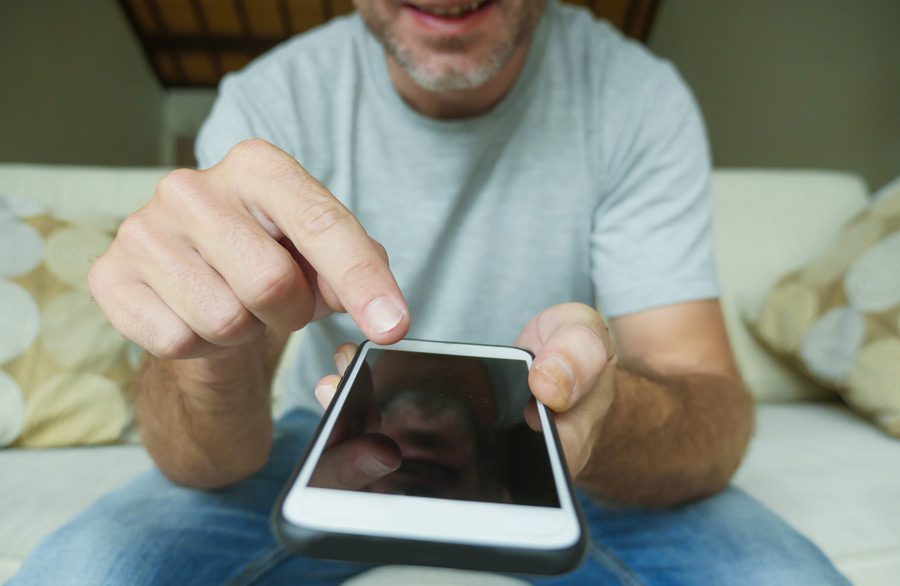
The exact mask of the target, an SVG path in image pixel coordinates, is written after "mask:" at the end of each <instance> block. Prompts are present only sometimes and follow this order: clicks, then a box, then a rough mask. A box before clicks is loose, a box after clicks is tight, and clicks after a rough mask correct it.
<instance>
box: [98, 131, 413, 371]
mask: <svg viewBox="0 0 900 586" xmlns="http://www.w3.org/2000/svg"><path fill="white" fill-rule="evenodd" d="M89 281H90V288H91V292H92V293H93V295H94V298H95V299H96V300H97V303H98V304H99V305H100V307H101V308H102V309H103V311H104V312H106V314H107V316H108V317H109V319H110V321H111V322H112V324H113V326H114V327H115V328H116V329H117V330H118V331H119V332H120V333H121V334H122V335H123V336H125V337H126V338H129V339H130V340H132V341H134V342H135V343H137V344H138V345H139V346H141V347H143V348H145V349H146V350H147V351H149V352H150V353H151V354H153V355H155V356H157V357H159V358H162V359H167V360H171V359H182V358H193V357H199V356H207V355H213V354H215V353H216V352H218V351H219V350H221V349H223V348H226V347H234V346H240V345H243V344H246V343H248V342H250V341H253V340H256V339H257V338H259V337H260V335H261V334H262V332H263V331H264V330H265V329H266V328H267V327H269V328H273V329H275V330H280V331H292V330H297V329H300V328H302V327H303V326H305V325H306V324H307V323H309V322H310V321H312V320H315V319H318V318H320V317H322V316H324V315H326V314H328V313H330V312H332V311H346V312H347V313H349V314H350V316H351V317H352V318H353V319H354V321H355V322H356V323H357V324H358V325H359V327H360V329H361V330H362V331H363V333H364V334H365V335H366V337H368V338H370V339H372V340H374V341H376V342H379V343H392V342H395V341H397V340H399V339H400V338H402V337H403V336H404V335H405V333H406V331H407V330H408V328H409V321H410V317H409V309H408V306H407V304H406V301H405V300H404V298H403V295H402V293H401V292H400V289H399V287H398V285H397V282H396V280H395V279H394V276H393V274H392V273H391V270H390V268H389V267H388V260H387V254H386V253H385V250H384V248H383V247H382V246H381V245H380V244H379V243H378V242H376V241H374V240H373V239H371V238H370V237H369V236H368V234H367V233H366V231H365V229H364V228H363V226H362V225H361V224H360V223H359V221H358V220H357V219H356V218H355V217H354V216H353V214H351V212H350V211H349V210H348V209H347V208H346V207H344V206H343V205H342V204H341V203H340V202H339V201H338V200H337V199H336V198H335V197H334V196H333V195H332V194H331V193H330V192H329V191H328V190H327V189H326V188H325V187H324V186H323V185H322V184H321V183H319V182H318V181H317V180H316V179H315V178H313V177H312V176H311V175H310V174H309V173H307V172H306V170H305V169H304V168H303V167H302V166H301V165H300V164H299V163H297V161H296V160H294V159H293V158H292V157H291V156H289V155H288V154H286V153H285V152H283V151H281V150H279V149H278V148H276V147H274V146H272V145H271V144H269V143H267V142H265V141H263V140H258V139H254V140H248V141H245V142H242V143H240V144H239V145H237V146H236V147H234V148H233V149H232V150H231V151H230V152H229V153H228V155H227V156H226V157H225V158H224V159H223V160H222V162H221V163H219V164H218V165H216V166H215V167H212V168H210V169H208V170H206V171H191V170H187V169H184V170H178V171H174V172H172V173H169V174H168V175H166V176H165V177H164V178H163V179H162V180H161V181H160V182H159V184H158V185H157V189H156V193H155V194H154V196H153V198H152V199H151V200H150V202H149V203H148V204H147V205H146V206H145V207H144V208H142V209H141V210H139V211H138V212H136V213H135V214H133V215H132V216H130V217H128V218H127V219H126V220H125V221H124V222H123V223H122V225H121V227H120V228H119V231H118V234H117V236H116V239H115V241H114V242H113V244H112V246H111V247H110V249H109V250H108V251H107V252H106V253H105V254H104V255H103V256H102V257H100V258H99V259H98V260H97V261H96V262H95V263H94V266H93V267H92V269H91V272H90V278H89Z"/></svg>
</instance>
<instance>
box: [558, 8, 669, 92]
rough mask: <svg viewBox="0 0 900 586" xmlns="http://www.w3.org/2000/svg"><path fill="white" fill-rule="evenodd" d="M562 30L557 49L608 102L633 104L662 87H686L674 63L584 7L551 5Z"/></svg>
mask: <svg viewBox="0 0 900 586" xmlns="http://www.w3.org/2000/svg"><path fill="white" fill-rule="evenodd" d="M551 8H553V9H554V11H555V20H556V24H557V26H558V27H559V31H558V32H559V33H562V34H557V35H556V38H557V43H556V50H557V51H559V52H560V53H561V54H562V56H563V57H564V58H565V60H566V61H567V62H568V63H569V64H570V66H571V67H574V68H575V69H576V72H577V73H578V74H579V76H581V79H582V80H584V81H585V82H587V83H588V84H589V87H590V88H591V89H593V90H595V91H602V92H603V94H604V95H605V97H606V99H607V100H610V99H615V98H620V99H625V100H627V101H629V102H633V101H634V99H635V96H639V95H645V94H646V93H647V92H648V91H659V90H660V89H661V88H674V87H683V86H684V83H683V81H682V80H681V78H680V76H679V75H678V72H677V71H676V69H675V68H674V67H673V66H672V64H671V63H669V62H668V61H666V60H665V59H662V58H660V57H658V56H656V55H654V54H653V53H652V52H651V51H650V50H649V49H648V48H647V47H645V46H644V45H642V44H641V43H639V42H637V41H635V40H633V39H630V38H628V37H626V36H625V35H623V34H622V33H621V32H620V31H619V30H618V29H616V28H615V27H614V26H612V25H611V24H610V23H609V22H607V21H605V20H601V19H598V18H597V17H595V16H594V14H593V13H592V12H591V11H590V10H588V9H586V8H583V7H579V6H571V5H552V6H551Z"/></svg>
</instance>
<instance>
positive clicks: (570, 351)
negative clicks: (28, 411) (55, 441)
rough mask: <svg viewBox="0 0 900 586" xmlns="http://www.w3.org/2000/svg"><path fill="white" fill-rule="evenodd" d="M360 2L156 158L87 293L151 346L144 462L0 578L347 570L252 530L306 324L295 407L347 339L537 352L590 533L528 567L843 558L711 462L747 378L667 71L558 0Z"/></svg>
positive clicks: (706, 200) (325, 389)
mask: <svg viewBox="0 0 900 586" xmlns="http://www.w3.org/2000/svg"><path fill="white" fill-rule="evenodd" d="M356 5H357V9H358V12H359V15H358V16H354V17H351V18H348V19H342V20H340V21H338V22H334V23H332V24H330V25H328V26H326V27H323V28H321V29H319V30H317V31H314V32H312V33H310V34H307V35H302V36H300V37H298V38H296V39H295V40H292V41H290V42H289V43H286V44H285V45H283V46H282V47H281V48H279V49H277V50H275V51H274V52H272V53H271V54H269V55H267V56H265V57H263V58H262V59H260V60H258V61H257V62H256V63H254V64H253V65H251V66H250V67H248V68H247V69H246V70H245V71H243V72H241V73H239V74H237V75H233V76H230V77H229V78H228V79H227V80H226V81H225V82H224V83H223V85H222V87H221V92H220V96H219V100H218V102H217V104H216V106H215V108H214V110H213V112H212V114H211V116H210V118H209V120H208V121H207V123H206V125H205V126H204V128H203V130H202V132H201V133H200V136H199V141H198V149H197V151H198V157H199V160H200V163H201V168H204V169H205V170H203V171H188V170H182V171H177V172H175V173H172V174H170V175H168V176H166V177H165V178H164V179H163V180H162V181H161V182H160V184H159V186H158V188H157V191H156V193H155V195H154V196H153V198H152V199H151V201H150V203H149V204H148V205H147V206H146V207H145V208H143V209H142V210H140V211H139V212H138V213H136V214H134V215H133V216H131V217H130V218H128V219H127V220H126V221H125V222H124V224H123V225H122V227H121V230H120V231H119V234H118V236H117V238H116V241H115V242H114V244H113V245H112V247H111V248H110V250H109V251H108V252H107V253H106V254H105V255H104V256H103V257H102V258H100V259H99V260H98V261H97V262H96V263H95V265H94V267H93V269H92V271H91V276H90V284H91V290H92V291H93V294H94V296H95V298H96V300H97V302H98V303H99V304H100V306H101V307H102V308H103V309H104V311H106V313H107V314H108V316H109V318H110V320H111V321H112V323H113V325H114V326H115V327H116V328H117V329H118V330H119V331H120V332H121V333H122V334H123V335H125V336H126V337H128V338H130V339H132V340H134V341H135V342H137V343H138V344H140V345H141V346H143V347H144V348H146V349H147V350H148V352H149V353H150V354H151V355H152V356H151V357H150V358H149V359H148V360H147V361H146V363H145V365H144V367H143V369H142V372H141V379H140V385H139V389H138V392H137V397H136V405H137V411H138V415H139V419H140V423H141V428H142V432H143V438H144V441H145V443H146V446H147V449H148V450H149V451H150V453H151V455H152V456H153V458H154V460H155V461H156V463H157V465H158V467H159V470H158V471H153V472H150V473H148V474H146V475H144V476H142V477H140V478H138V479H136V480H135V481H133V482H132V483H131V484H130V485H128V486H126V487H125V488H123V489H121V490H119V491H117V492H115V493H113V494H112V495H110V496H108V497H106V498H105V499H103V500H101V501H100V502H98V503H97V504H95V505H94V506H93V507H92V508H91V509H89V510H88V511H86V512H85V513H83V514H82V515H81V516H80V517H79V518H78V519H76V520H75V521H73V523H72V524H70V525H69V526H68V527H66V528H64V529H63V530H61V531H60V532H59V533H57V534H56V535H54V536H53V537H51V538H50V539H49V540H48V541H47V542H45V543H44V544H43V545H42V546H41V547H40V548H39V549H38V550H37V551H36V552H35V553H34V555H33V556H32V558H31V559H30V560H29V561H28V562H26V564H25V566H24V568H23V570H22V572H21V574H20V575H19V577H18V579H17V582H18V583H56V582H63V581H70V580H72V579H73V576H79V577H80V578H81V579H82V580H84V581H85V583H92V584H93V583H110V584H113V583H115V584H118V583H127V584H140V583H179V584H183V583H198V584H210V583H222V582H226V581H229V580H233V582H232V583H240V584H247V583H265V584H270V583H271V584H280V583H289V582H290V583H303V584H331V583H339V582H340V581H342V580H343V579H346V578H349V577H350V576H353V575H355V574H357V573H359V572H361V571H363V570H364V569H365V568H363V567H360V566H356V565H352V564H341V563H332V562H322V561H317V560H312V559H304V558H300V557H291V556H289V555H288V554H286V553H285V552H284V551H283V550H282V549H280V548H279V547H278V546H277V545H276V543H275V542H274V541H273V539H272V537H271V535H270V533H269V529H268V522H267V516H268V513H269V511H270V508H271V506H272V503H273V501H274V499H275V497H276V495H277V493H278V491H279V490H280V488H281V486H282V484H283V482H284V481H285V480H286V479H287V477H288V475H289V473H290V471H291V469H292V468H293V466H294V465H295V464H296V461H297V459H298V458H299V455H300V454H301V453H302V448H303V445H304V443H305V442H306V441H307V440H308V438H309V436H310V434H311V432H312V429H313V426H314V425H315V421H316V416H315V415H314V414H312V412H310V411H308V410H302V409H295V410H293V411H292V412H291V414H289V415H288V416H287V417H285V418H284V419H283V420H282V421H280V422H279V424H278V426H274V425H273V422H272V419H271V416H270V408H269V387H270V383H271V380H272V373H273V369H274V366H275V364H276V362H277V361H278V358H279V356H280V354H281V352H282V349H283V348H284V342H285V338H286V337H287V334H288V333H289V332H290V331H293V330H297V329H300V328H304V329H306V330H307V334H306V337H305V340H304V344H303V347H302V349H301V354H300V356H299V360H298V363H297V373H296V374H297V377H296V380H295V383H296V384H295V387H296V389H295V391H296V393H295V395H294V399H295V405H298V406H303V404H304V400H303V397H304V396H305V395H306V393H307V392H308V390H309V389H311V388H313V387H314V386H316V395H317V396H318V398H319V400H320V401H321V402H322V403H323V404H325V403H327V402H328V401H329V400H330V398H331V396H332V394H333V392H334V387H335V382H336V380H337V375H330V376H327V377H325V378H324V379H322V380H321V381H320V383H319V384H318V385H315V381H316V379H317V378H318V377H319V376H321V374H323V373H325V372H327V370H328V368H329V366H328V363H329V361H330V359H331V355H332V352H333V350H334V348H335V347H337V346H338V344H339V343H341V342H345V341H359V340H360V339H361V338H362V337H368V338H371V339H373V340H375V341H377V342H379V343H391V342H394V341H396V340H399V339H400V338H402V337H403V336H405V335H407V334H408V333H409V334H411V335H414V336H415V337H420V338H433V339H444V340H459V341H472V342H485V343H507V344H510V343H512V344H516V345H519V346H523V347H526V348H528V349H530V350H531V351H533V352H534V353H535V354H536V357H537V358H536V361H535V366H534V368H533V369H532V371H531V374H530V377H529V384H530V386H531V389H532V391H533V393H534V394H535V396H536V397H537V398H538V399H540V400H542V401H543V402H544V403H545V404H547V405H548V406H549V407H550V408H551V409H553V410H554V411H555V412H556V421H557V424H558V427H559V432H560V436H561V441H562V444H563V448H564V451H565V455H566V458H567V461H568V464H569V468H570V470H571V472H572V474H573V475H574V477H575V479H576V482H577V485H578V487H579V489H580V490H581V491H582V494H583V495H584V498H583V505H584V507H585V509H586V514H587V517H588V519H589V523H590V526H591V531H592V534H593V543H592V548H591V553H590V556H589V557H588V559H587V560H586V561H585V563H584V564H583V565H582V567H581V568H580V569H579V570H578V571H577V572H575V573H574V574H571V575H569V576H565V577H562V578H559V579H557V580H546V581H541V583H559V584H563V583H566V584H594V583H615V582H623V583H628V584H636V583H644V582H646V583H676V582H677V583H716V584H724V583H789V584H798V583H815V584H837V583H844V580H843V578H842V577H841V576H840V575H839V574H838V573H837V572H836V571H835V570H834V568H833V567H832V566H831V565H830V563H829V562H828V561H827V560H826V559H825V557H824V556H823V555H822V554H821V553H820V552H818V551H817V550H816V549H815V548H814V547H813V546H812V545H811V544H810V543H809V542H808V541H806V540H805V539H804V538H802V537H801V536H799V535H798V534H796V533H795V532H793V531H792V530H791V529H790V528H788V527H787V526H786V525H785V524H784V523H782V522H781V521H779V520H778V519H777V518H776V517H774V515H772V514H771V513H770V512H768V511H767V510H766V509H765V508H764V507H762V506H761V505H760V504H758V503H756V502H755V501H753V500H752V499H751V498H749V497H748V496H747V495H745V494H743V493H741V492H740V491H739V490H737V489H734V488H727V486H728V482H729V479H730V478H731V476H732V474H733V473H734V471H735V469H736V468H737V466H738V464H739V462H740V460H741V457H742V454H743V453H744V450H745V448H746V445H747V442H748V438H749V437H750V434H751V428H752V423H751V422H752V414H751V413H752V404H751V399H750V397H749V395H748V393H747V391H746V390H745V389H744V388H743V386H742V384H741V382H740V378H739V376H738V373H737V371H736V369H735V366H734V363H733V361H732V357H731V354H730V350H729V347H728V341H727V338H726V333H725V328H724V326H723V321H722V316H721V312H720V309H719V305H718V302H717V300H716V297H717V287H716V282H715V277H714V270H713V260H712V243H711V228H710V222H711V219H710V218H711V202H710V188H709V160H708V153H707V147H706V142H705V137H704V133H703V128H702V123H701V120H700V117H699V115H698V113H697V109H696V106H695V104H694V102H693V100H692V99H691V97H690V95H689V93H688V92H687V90H686V89H685V88H684V86H683V84H682V82H681V81H680V79H679V78H678V76H677V74H676V73H675V72H674V70H673V69H672V68H671V67H670V66H669V65H667V64H665V63H662V62H660V61H658V60H657V59H655V58H653V57H652V56H650V55H649V54H648V53H647V52H646V51H645V50H643V49H642V48H640V47H638V46H636V45H634V44H631V43H629V42H626V41H624V40H623V39H622V38H621V37H620V36H619V35H618V34H616V33H614V32H613V31H612V30H610V28H609V27H607V26H606V25H604V24H601V23H598V22H596V21H594V20H593V19H592V18H591V17H590V16H589V15H588V13H586V12H585V11H582V10H577V9H573V8H563V7H562V6H560V5H558V4H557V3H556V2H555V1H551V2H546V0H544V1H539V0H487V1H484V0H481V1H474V0H414V1H412V2H401V1H398V0H358V1H357V2H356ZM298 161H299V164H298ZM301 165H302V166H301ZM387 251H390V254H391V259H390V261H391V262H390V264H388V256H387ZM595 300H598V301H599V303H600V305H601V306H602V309H603V311H604V315H605V316H606V318H607V319H608V320H609V322H608V323H609V326H610V329H611V331H612V332H614V334H615V335H614V337H613V336H611V335H610V331H609V330H607V322H606V321H604V319H603V318H601V316H600V314H599V313H598V312H597V311H595V310H594V309H593V306H594V303H595ZM334 312H346V313H345V314H340V313H334ZM347 350H348V348H347V347H346V346H340V347H339V348H338V351H337V354H336V355H335V357H334V358H335V364H336V366H337V372H338V373H340V372H342V370H343V367H344V366H345V365H346V364H347V362H348V356H347V354H346V352H347ZM306 404H307V405H308V402H307V403H306ZM273 427H275V428H276V430H275V434H274V437H275V439H274V440H273ZM396 466H397V462H396V461H394V462H379V461H359V462H357V463H356V466H355V467H354V468H353V469H352V470H351V471H350V472H352V473H355V474H359V475H363V476H368V477H370V478H371V479H372V480H375V479H376V478H377V477H378V476H379V475H385V474H388V473H390V472H391V471H392V470H393V469H395V468H396ZM14 583H16V581H14Z"/></svg>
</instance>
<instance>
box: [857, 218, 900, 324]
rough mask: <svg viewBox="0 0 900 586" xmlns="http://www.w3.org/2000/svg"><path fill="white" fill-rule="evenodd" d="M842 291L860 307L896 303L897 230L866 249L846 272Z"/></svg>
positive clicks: (899, 296)
mask: <svg viewBox="0 0 900 586" xmlns="http://www.w3.org/2000/svg"><path fill="white" fill-rule="evenodd" d="M844 292H845V293H846V294H847V298H848V299H849V300H850V303H851V304H852V305H853V306H854V307H856V308H857V309H859V310H861V311H866V312H877V311H884V310H886V309H890V308H891V307H893V306H895V305H900V232H896V233H894V234H892V235H891V236H888V237H887V238H885V239H884V240H882V241H881V242H879V243H878V244H876V245H875V246H873V247H872V248H871V249H869V250H868V251H866V253H865V254H864V255H862V256H861V257H860V258H859V259H858V260H857V261H856V262H854V263H853V266H852V267H850V270H849V271H848V272H847V277H846V278H845V279H844Z"/></svg>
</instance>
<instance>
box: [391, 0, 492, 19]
mask: <svg viewBox="0 0 900 586" xmlns="http://www.w3.org/2000/svg"><path fill="white" fill-rule="evenodd" d="M492 2H494V0H477V1H475V2H470V3H468V4H462V5H457V6H427V5H420V4H414V3H412V2H404V3H403V5H404V6H408V7H410V8H412V9H414V10H418V11H419V12H424V13H425V14H430V15H431V16H440V17H442V18H461V17H463V16H467V15H469V14H471V13H473V12H475V11H476V10H480V9H481V8H484V7H485V6H487V5H488V4H490V3H492Z"/></svg>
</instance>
